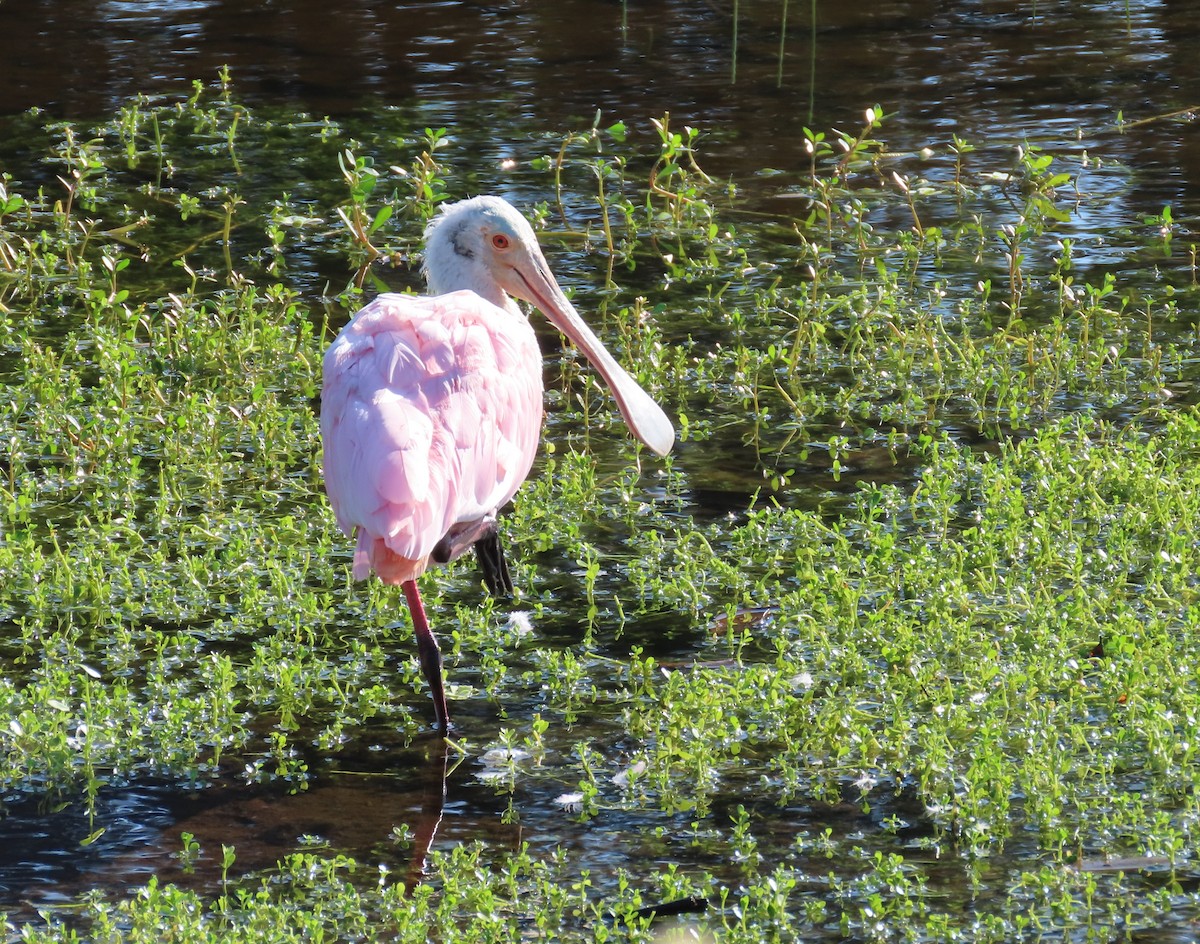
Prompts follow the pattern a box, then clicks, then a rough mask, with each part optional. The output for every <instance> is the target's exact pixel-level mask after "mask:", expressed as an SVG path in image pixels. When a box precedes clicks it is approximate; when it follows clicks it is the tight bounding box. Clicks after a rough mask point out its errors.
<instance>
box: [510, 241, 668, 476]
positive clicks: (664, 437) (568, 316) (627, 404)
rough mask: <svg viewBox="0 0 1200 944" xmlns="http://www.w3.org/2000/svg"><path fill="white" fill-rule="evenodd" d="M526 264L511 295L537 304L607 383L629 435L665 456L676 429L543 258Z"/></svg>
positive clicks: (519, 271)
mask: <svg viewBox="0 0 1200 944" xmlns="http://www.w3.org/2000/svg"><path fill="white" fill-rule="evenodd" d="M529 261H530V262H531V263H532V265H530V266H528V267H525V268H518V269H515V271H516V274H517V278H518V280H519V282H520V283H521V285H520V288H521V289H524V291H520V290H518V291H514V293H513V294H515V295H518V296H519V297H520V298H523V299H524V300H525V301H527V302H529V303H530V304H532V305H536V306H537V307H538V308H539V309H540V310H541V311H542V313H543V314H544V315H545V316H546V317H547V318H549V319H550V321H551V323H553V325H554V326H555V327H556V328H558V330H559V331H561V332H562V333H563V334H565V335H566V336H567V337H568V338H570V339H571V340H572V341H573V342H574V343H575V346H576V347H578V348H579V350H581V351H582V352H583V356H584V357H586V358H587V359H588V362H589V363H590V364H591V365H592V366H593V367H595V368H596V370H597V371H598V372H599V374H600V376H601V377H602V378H604V382H605V383H606V384H608V388H609V389H610V390H611V391H612V393H613V396H614V397H615V398H616V401H617V407H618V408H619V409H620V411H621V416H622V417H624V419H625V425H626V426H628V427H629V430H630V432H632V433H633V435H634V436H636V437H637V438H638V439H640V440H641V441H642V442H643V443H645V444H646V445H647V446H649V447H650V448H651V449H652V450H654V452H655V453H656V454H657V455H660V456H665V455H666V454H667V453H668V452H670V451H671V447H672V446H673V445H675V427H674V426H672V425H671V421H670V419H668V418H667V414H666V413H664V412H663V410H662V407H660V406H659V405H658V404H657V403H655V402H654V401H653V400H652V399H651V398H650V395H649V394H648V393H646V391H645V390H643V389H642V388H641V386H640V385H639V384H638V382H637V381H636V380H634V379H633V378H632V377H630V376H629V374H628V373H627V372H626V371H625V368H623V367H622V366H621V365H620V364H618V363H617V361H616V359H615V358H614V357H613V356H612V355H611V354H609V353H608V349H607V348H606V347H605V346H604V345H603V344H602V343H601V342H600V339H599V338H598V337H596V335H595V333H593V331H592V329H591V328H589V327H588V325H587V322H586V321H584V320H583V318H581V317H580V316H579V312H577V311H576V310H575V306H574V305H572V304H571V303H570V302H569V301H568V300H567V296H566V295H564V294H563V292H562V289H560V288H559V287H558V282H557V281H555V278H554V276H553V275H551V274H550V267H549V266H548V265H547V264H546V261H545V259H543V258H541V256H540V254H536V255H533V254H531V256H530V260H529Z"/></svg>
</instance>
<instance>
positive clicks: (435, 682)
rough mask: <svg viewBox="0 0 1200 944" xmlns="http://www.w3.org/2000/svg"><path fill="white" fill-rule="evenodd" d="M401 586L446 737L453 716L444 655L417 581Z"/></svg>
mask: <svg viewBox="0 0 1200 944" xmlns="http://www.w3.org/2000/svg"><path fill="white" fill-rule="evenodd" d="M400 586H402V587H403V588H404V596H405V597H406V598H407V600H408V609H409V612H411V613H412V620H413V632H414V633H415V634H416V637H417V657H418V658H419V659H420V661H421V671H422V672H424V673H425V680H426V681H427V682H429V691H430V694H432V695H433V713H434V714H435V715H436V716H437V726H438V728H439V729H440V730H441V732H442V733H443V734H447V733H449V731H450V712H448V711H447V710H446V688H445V686H444V685H443V684H442V651H441V650H440V649H439V648H438V643H437V637H436V636H434V635H433V630H431V629H430V628H429V621H428V620H427V619H426V618H425V605H424V604H423V603H422V602H421V594H420V593H419V592H418V590H417V582H416V581H415V580H406V581H404V582H403V583H402V584H401V585H400Z"/></svg>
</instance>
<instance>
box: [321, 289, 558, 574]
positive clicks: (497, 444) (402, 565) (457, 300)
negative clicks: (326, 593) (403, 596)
mask: <svg viewBox="0 0 1200 944" xmlns="http://www.w3.org/2000/svg"><path fill="white" fill-rule="evenodd" d="M541 422H542V359H541V352H540V350H539V349H538V346H537V339H536V337H535V335H534V333H533V329H532V328H531V327H530V325H529V322H528V321H527V320H526V319H525V318H524V317H523V316H521V315H520V314H517V313H515V312H510V311H507V310H505V309H502V308H497V307H496V306H494V305H492V304H491V303H490V302H486V301H484V300H483V299H482V298H480V297H479V296H478V295H476V294H475V293H474V292H453V293H451V294H448V295H440V296H437V297H435V298H428V297H417V296H411V295H391V294H385V295H380V296H379V297H378V298H376V299H375V300H374V301H373V302H371V303H370V304H369V305H367V306H366V307H365V308H363V309H362V310H361V311H360V312H359V313H358V314H357V315H356V316H355V317H354V319H353V320H352V321H351V322H350V323H349V324H348V325H346V327H345V328H344V329H343V330H342V333H341V334H340V335H338V338H337V340H336V341H334V343H333V345H332V346H331V347H330V348H329V351H328V352H327V353H326V355H325V362H324V387H323V389H322V393H321V439H322V443H323V448H324V466H325V484H326V488H327V490H328V492H329V500H330V502H331V503H332V505H333V510H334V513H335V514H336V515H337V521H338V525H339V526H340V527H341V529H342V530H343V531H344V532H345V533H346V534H351V533H352V532H353V531H354V530H355V529H356V528H357V529H358V547H357V549H356V551H355V555H354V576H355V578H356V579H360V580H361V579H363V578H365V577H366V576H368V575H369V573H370V571H371V570H372V569H374V570H375V572H376V573H377V574H378V575H379V577H380V579H381V580H383V581H385V582H387V583H400V582H402V581H405V580H411V579H415V578H416V577H418V576H420V575H421V573H423V572H424V570H425V568H426V566H428V559H429V555H430V553H431V552H432V551H433V548H434V545H436V544H437V542H438V541H440V540H441V539H442V537H443V536H445V534H446V533H447V532H448V531H449V530H450V528H451V527H453V526H454V525H459V524H464V523H469V522H474V521H478V520H479V519H481V518H484V517H487V516H490V515H495V513H496V512H497V511H498V510H499V509H500V508H501V507H503V506H504V505H505V504H507V503H508V501H509V499H511V498H512V496H513V495H514V494H515V493H516V491H517V488H518V487H519V486H520V484H521V482H523V481H524V480H525V477H526V476H527V475H528V474H529V469H530V466H532V464H533V457H534V453H535V452H536V450H537V443H538V438H539V433H540V432H541Z"/></svg>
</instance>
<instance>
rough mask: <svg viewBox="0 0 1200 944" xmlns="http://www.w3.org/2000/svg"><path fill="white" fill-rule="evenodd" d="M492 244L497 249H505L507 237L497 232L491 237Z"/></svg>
mask: <svg viewBox="0 0 1200 944" xmlns="http://www.w3.org/2000/svg"><path fill="white" fill-rule="evenodd" d="M492 245H493V246H495V247H496V248H497V249H507V248H508V237H507V236H505V235H504V234H503V233H497V234H496V235H495V236H493V237H492Z"/></svg>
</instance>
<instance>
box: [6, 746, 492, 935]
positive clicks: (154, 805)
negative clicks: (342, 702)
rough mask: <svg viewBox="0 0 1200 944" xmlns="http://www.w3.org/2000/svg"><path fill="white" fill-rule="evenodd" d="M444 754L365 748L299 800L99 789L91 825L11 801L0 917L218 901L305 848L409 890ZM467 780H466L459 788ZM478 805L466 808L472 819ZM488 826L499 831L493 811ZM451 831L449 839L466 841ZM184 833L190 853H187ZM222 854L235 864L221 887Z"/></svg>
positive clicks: (248, 789)
mask: <svg viewBox="0 0 1200 944" xmlns="http://www.w3.org/2000/svg"><path fill="white" fill-rule="evenodd" d="M448 750H449V749H448V747H447V744H446V742H445V741H444V740H443V739H442V738H441V737H438V736H434V735H430V736H428V737H422V738H419V739H418V740H416V741H414V742H413V743H411V744H409V745H407V746H404V747H396V746H394V745H386V746H384V745H380V744H367V743H364V744H363V745H362V746H361V748H360V749H354V748H351V749H350V750H347V751H344V752H343V753H341V754H339V755H338V756H337V757H336V759H335V760H333V761H331V762H328V763H327V764H326V765H325V766H324V768H323V769H320V770H317V771H316V773H315V774H314V775H313V776H312V777H311V779H310V780H309V781H308V783H307V784H306V785H305V787H304V788H303V789H296V788H295V786H289V785H288V784H284V783H278V782H274V783H269V784H260V783H247V782H246V781H245V780H244V779H240V778H239V777H237V776H234V775H232V774H230V775H229V776H226V777H224V778H222V779H219V780H217V781H214V782H211V783H208V784H206V785H204V786H203V787H199V788H192V789H189V788H186V787H182V786H180V785H179V784H178V783H170V782H163V781H156V780H153V779H149V778H146V779H141V780H138V781H135V782H130V783H127V784H125V785H123V786H121V787H115V786H113V787H108V788H105V789H102V790H101V792H100V794H99V796H98V797H97V799H96V804H95V809H94V812H93V813H92V814H91V815H90V816H89V815H88V812H87V811H86V809H84V808H83V806H82V805H81V804H79V805H74V806H69V807H66V808H63V809H59V808H56V807H53V806H48V805H47V803H46V802H45V801H44V800H43V801H39V800H32V799H30V800H16V801H12V802H8V803H6V804H5V806H4V816H3V818H2V819H0V914H5V913H7V915H8V918H9V920H10V921H36V920H37V918H38V915H39V913H41V914H46V915H49V916H54V917H58V918H62V919H68V920H69V918H70V917H71V915H72V914H73V913H74V911H75V908H76V907H77V903H78V900H79V898H80V897H81V896H83V895H85V894H86V893H88V892H90V891H91V890H93V889H96V888H105V889H124V890H128V889H131V888H136V887H138V886H140V885H144V884H145V883H146V882H148V881H149V880H150V879H151V878H156V879H157V880H158V881H159V882H162V883H166V882H170V883H172V884H175V885H177V886H179V887H181V888H185V889H191V890H195V891H198V892H200V893H205V892H214V893H215V891H216V890H218V889H219V888H220V887H221V883H222V879H223V877H227V878H228V879H232V880H237V879H240V878H244V877H245V876H247V875H251V874H254V873H269V872H270V871H271V870H273V869H274V868H275V867H276V864H277V863H278V862H279V861H280V860H281V859H283V858H285V857H286V856H288V855H289V854H291V853H294V852H296V851H299V850H302V849H305V848H307V849H312V850H315V851H318V852H325V853H329V854H335V853H344V854H347V855H351V856H355V857H364V858H365V857H369V858H370V859H371V860H372V861H374V862H378V863H379V864H381V865H385V866H386V867H387V868H388V869H390V870H391V871H392V872H393V873H394V874H396V875H397V876H398V877H403V880H404V881H405V884H406V885H408V886H409V887H411V886H412V885H413V884H415V883H417V882H419V881H420V880H421V878H422V877H423V874H424V869H425V863H426V859H427V856H428V852H429V849H430V848H431V846H433V844H434V843H435V842H437V839H438V835H439V829H440V828H441V826H442V824H443V821H444V817H445V813H446V806H447V802H446V795H447V794H446V790H447V779H446V778H447V771H448ZM466 779H467V772H466V771H464V772H463V776H462V777H461V778H456V780H463V781H465V780H466ZM479 799H480V798H477V797H472V800H471V803H470V804H469V807H470V809H471V810H472V811H474V812H476V813H478V805H479ZM450 807H451V818H454V817H461V815H462V814H463V812H464V811H465V809H466V808H467V807H468V804H466V803H465V802H463V801H462V800H461V799H460V798H452V800H451V803H450ZM486 818H487V819H490V820H492V821H493V822H494V821H495V819H496V816H495V811H494V810H492V811H490V812H489V813H488V815H487V817H486ZM480 820H484V817H482V816H480ZM463 826H464V827H469V829H470V832H471V833H472V835H478V830H479V829H480V828H483V827H482V825H481V823H480V822H476V821H475V820H474V816H473V817H472V821H471V822H470V823H469V824H467V823H464V824H463ZM447 831H448V832H450V833H451V834H452V840H453V839H456V838H459V837H460V835H461V832H462V830H461V829H460V828H459V827H458V826H451V827H450V828H449V829H448V830H447ZM184 834H190V836H191V837H192V843H194V845H192V849H193V850H195V851H194V852H193V853H192V854H185V853H184V851H183V850H184V843H183V840H182V838H181V837H182V836H183V835H184ZM92 837H95V838H92ZM90 838H91V841H90V842H89V841H88V840H89V839H90ZM224 846H230V847H232V848H233V850H234V852H235V853H236V860H235V862H234V865H233V866H232V867H231V868H230V869H229V870H228V874H227V876H223V872H224V869H223V862H222V860H223V847H224Z"/></svg>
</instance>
